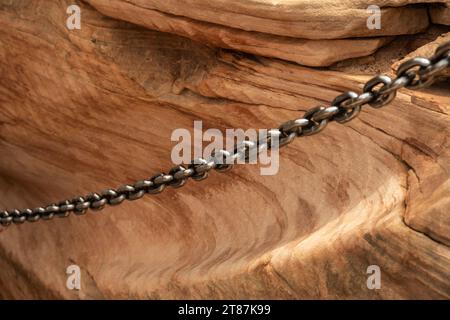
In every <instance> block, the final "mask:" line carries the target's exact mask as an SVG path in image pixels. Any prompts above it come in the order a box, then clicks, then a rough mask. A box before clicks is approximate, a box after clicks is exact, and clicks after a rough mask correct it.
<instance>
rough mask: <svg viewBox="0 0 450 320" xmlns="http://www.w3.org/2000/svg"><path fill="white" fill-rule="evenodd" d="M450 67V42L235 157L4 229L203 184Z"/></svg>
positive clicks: (204, 162) (31, 215)
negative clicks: (238, 162) (274, 146)
mask: <svg viewBox="0 0 450 320" xmlns="http://www.w3.org/2000/svg"><path fill="white" fill-rule="evenodd" d="M449 66H450V42H447V43H444V44H443V45H441V46H439V47H438V48H437V50H436V52H435V54H434V55H433V56H432V57H431V58H429V59H427V58H421V57H417V58H413V59H410V60H408V61H406V62H404V63H402V64H401V65H400V66H399V68H398V69H397V72H396V77H395V79H391V78H390V77H388V76H386V75H378V76H375V77H374V78H372V79H370V80H369V81H368V82H367V83H366V84H365V86H364V88H363V92H362V93H361V94H357V93H355V92H353V91H348V92H345V93H343V94H341V95H339V96H337V97H336V98H335V99H334V100H333V101H332V102H331V105H330V106H326V107H325V106H319V107H315V108H312V109H310V110H308V111H307V112H306V113H305V114H304V115H303V117H302V118H300V119H296V120H290V121H288V122H285V123H283V124H282V125H281V126H280V127H279V128H278V129H272V130H269V132H268V135H267V137H266V138H264V139H260V140H258V141H244V142H243V143H242V144H241V145H239V146H238V147H237V148H235V149H234V150H233V152H229V151H226V150H216V151H215V152H214V153H213V154H212V155H211V156H210V157H209V158H208V159H201V158H199V159H195V160H194V161H192V163H191V164H190V165H189V166H187V167H184V166H181V165H179V166H176V167H174V168H172V169H171V170H170V171H169V173H168V174H165V173H159V174H157V175H155V176H153V177H151V178H149V179H146V180H140V181H137V182H135V183H133V184H127V185H123V186H121V187H119V188H117V189H107V190H105V191H103V192H101V193H90V194H88V195H86V196H79V197H76V198H73V199H70V200H64V201H61V202H58V203H52V204H50V205H48V206H45V207H38V208H34V209H30V208H27V209H23V210H18V209H12V210H4V211H0V224H1V225H3V226H8V225H10V224H11V223H15V224H20V223H24V222H25V221H29V222H35V221H38V220H41V219H42V220H49V219H52V218H53V217H55V216H56V217H67V216H69V215H70V214H72V213H73V214H75V215H83V214H85V213H86V212H87V211H88V210H89V209H90V210H94V211H95V210H102V209H103V208H105V207H106V206H107V205H109V206H116V205H119V204H121V203H122V202H124V201H125V200H128V201H134V200H137V199H140V198H142V197H143V196H144V195H146V194H157V193H160V192H162V191H163V190H164V189H165V188H166V187H167V186H170V187H173V188H179V187H182V186H183V185H185V184H186V182H187V181H188V179H189V178H191V179H193V180H196V181H201V180H204V179H206V178H207V177H208V174H209V172H210V171H211V170H213V169H214V170H215V171H217V172H226V171H228V170H230V169H231V168H232V167H233V164H234V162H235V161H236V160H238V159H244V160H248V159H249V156H250V154H251V153H252V152H256V153H260V152H261V151H262V150H264V149H267V148H268V149H271V148H272V142H271V140H272V137H274V136H278V137H279V147H282V146H285V145H288V144H289V143H291V142H292V141H293V140H294V139H295V138H296V137H303V136H310V135H314V134H317V133H319V132H320V131H322V130H324V129H325V127H326V126H327V125H328V124H329V123H330V122H332V121H336V122H338V123H345V122H348V121H350V120H352V119H354V118H355V117H356V116H358V114H359V113H360V111H361V109H362V107H363V106H365V105H369V106H371V107H373V108H381V107H383V106H385V105H387V104H388V103H390V102H391V101H392V100H393V99H394V98H395V96H396V94H397V90H399V89H402V88H408V89H420V88H424V87H427V86H429V85H431V84H432V83H434V82H435V81H436V80H437V79H438V78H439V77H440V75H441V74H442V72H443V71H445V70H446V69H447V68H449Z"/></svg>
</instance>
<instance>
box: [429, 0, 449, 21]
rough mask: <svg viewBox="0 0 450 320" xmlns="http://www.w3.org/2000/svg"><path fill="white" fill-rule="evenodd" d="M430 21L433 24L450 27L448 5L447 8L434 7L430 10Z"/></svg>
mask: <svg viewBox="0 0 450 320" xmlns="http://www.w3.org/2000/svg"><path fill="white" fill-rule="evenodd" d="M430 15H431V20H432V21H433V23H439V24H445V25H449V26H450V3H449V4H448V5H447V6H443V5H442V6H435V7H431V8H430Z"/></svg>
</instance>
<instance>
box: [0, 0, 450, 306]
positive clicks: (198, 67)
mask: <svg viewBox="0 0 450 320" xmlns="http://www.w3.org/2000/svg"><path fill="white" fill-rule="evenodd" d="M87 2H89V3H90V4H91V5H92V6H90V5H87V4H85V3H83V2H77V4H78V5H80V7H81V9H82V28H81V30H73V31H69V30H67V28H66V26H65V21H66V18H67V14H66V8H67V6H68V5H70V4H72V3H73V1H69V0H45V1H44V0H36V1H26V0H19V1H5V0H0V75H1V81H0V105H1V108H0V153H1V154H2V156H1V157H0V195H1V196H0V207H1V208H13V207H26V206H31V207H35V206H38V205H41V204H43V203H48V202H51V201H54V200H58V199H64V198H67V197H72V196H74V195H77V194H85V193H88V192H89V191H93V190H97V191H100V190H102V189H105V188H106V187H110V186H118V185H120V184H122V183H124V182H132V181H134V180H137V179H142V178H145V177H148V176H151V175H153V174H154V173H155V172H158V171H160V170H165V169H167V168H170V167H171V166H172V163H171V160H170V151H171V148H172V147H173V145H174V143H173V142H171V141H170V136H171V133H172V131H173V130H174V129H175V128H187V129H189V130H192V127H193V121H194V120H203V124H204V127H205V129H206V128H219V129H221V130H224V129H226V128H243V129H246V128H271V127H274V126H277V125H278V124H279V123H280V122H282V121H285V120H288V119H293V118H296V117H298V116H299V115H301V114H302V112H303V111H304V110H306V109H308V108H311V107H313V106H316V105H318V104H326V103H329V102H330V101H331V100H332V99H333V98H334V96H336V95H337V94H338V93H340V92H341V91H344V90H355V91H357V90H361V88H362V86H363V83H364V82H365V81H367V80H368V79H369V78H370V77H371V75H372V74H371V72H367V71H366V70H365V69H364V67H365V66H364V65H361V66H360V67H359V69H358V67H357V65H354V66H353V71H352V72H346V71H343V70H341V71H338V70H329V69H324V68H322V69H314V68H309V67H306V66H301V65H299V64H297V63H293V62H291V61H292V60H293V58H292V59H291V58H286V57H285V58H284V61H283V60H280V59H275V58H274V57H278V56H276V55H275V54H268V53H267V52H269V51H271V50H272V49H271V47H270V45H272V46H273V47H276V46H277V45H276V40H275V39H281V35H282V36H283V37H284V36H289V37H292V39H293V41H294V40H295V37H297V36H298V37H302V39H303V40H301V41H304V37H306V35H305V34H301V33H300V32H302V31H301V30H300V29H302V28H300V27H299V28H292V30H290V31H286V30H287V29H288V28H286V27H285V26H286V25H284V27H283V24H282V22H283V21H289V19H292V17H296V19H297V21H299V22H298V23H301V21H303V20H304V21H305V23H309V24H310V25H313V24H316V25H317V24H318V22H317V21H318V19H319V18H318V17H319V15H317V14H316V20H313V19H310V20H309V21H308V19H307V18H308V17H314V14H313V13H314V10H318V9H319V7H318V6H320V5H322V4H323V5H324V4H326V3H327V2H326V1H321V2H310V1H286V2H284V1H280V2H279V5H278V6H275V7H276V10H274V7H269V5H268V4H269V2H266V1H237V0H236V1H226V2H225V1H223V2H221V1H195V2H194V1H190V2H183V4H182V5H181V4H180V5H178V6H177V5H175V3H176V2H174V1H165V2H163V1H127V2H125V1H101V0H98V1H96V0H92V1H87ZM422 2H423V1H422ZM179 3H181V2H179ZM283 3H285V4H283ZM330 3H331V2H330ZM334 3H335V6H336V12H341V13H342V14H340V15H339V16H337V19H336V21H337V23H342V21H344V20H345V19H344V17H347V19H348V17H349V13H348V12H347V10H344V9H343V7H345V5H348V6H350V4H352V5H354V4H355V3H356V2H355V1H352V2H350V1H340V2H338V4H339V5H338V4H336V2H334ZM384 3H386V7H392V9H386V10H389V11H390V12H392V14H393V15H394V16H393V18H392V19H393V21H394V20H395V19H405V20H407V21H409V23H410V25H409V26H408V28H407V29H399V31H398V32H399V33H402V34H403V33H411V32H417V31H418V30H422V29H423V28H425V27H426V26H427V24H428V20H424V21H422V20H421V19H420V17H421V15H422V14H423V13H420V12H422V11H424V9H421V8H416V7H413V8H410V7H406V8H401V7H400V6H403V5H405V4H412V3H413V2H412V1H384ZM195 4H196V5H197V6H201V8H204V11H201V10H194V9H195ZM341 6H343V7H341ZM397 6H398V7H399V8H397ZM225 7H226V9H227V12H228V13H227V14H225V13H223V14H220V13H221V11H220V10H221V9H223V10H224V8H225ZM359 7H362V8H364V5H363V4H362V3H361V5H360V6H359ZM268 8H271V10H269V9H268ZM308 8H311V10H306V9H308ZM338 8H339V10H338ZM302 9H304V10H302ZM97 10H99V11H100V12H101V13H100V12H99V11H97ZM176 10H183V11H176ZM402 10H404V12H406V13H410V14H417V15H418V16H417V18H416V19H411V18H407V17H408V16H407V15H406V16H403V15H400V14H398V15H397V12H403V11H402ZM138 12H140V13H141V14H137V13H138ZM200 12H202V13H200ZM299 12H302V14H304V16H303V17H304V19H301V18H298V17H299V15H298V14H299ZM352 12H353V13H352V14H353V15H354V17H355V20H354V21H358V19H356V17H358V14H357V13H358V12H362V11H361V10H356V11H352ZM156 13H158V14H161V16H160V17H159V18H158V19H160V20H156V18H155V19H153V18H152V15H153V14H156ZM105 14H106V15H109V16H111V17H112V18H110V17H107V16H105ZM200 14H202V15H201V16H200ZM214 15H215V16H216V19H214V20H215V21H213V22H211V21H210V20H212V17H213V16H214ZM250 16H255V20H252V19H250ZM402 16H403V17H406V18H401V17H402ZM290 17H291V18H290ZM324 18H325V17H324ZM394 18H395V19H394ZM118 19H121V20H118ZM133 19H135V21H131V20H133ZM137 19H139V20H137ZM152 19H153V20H152ZM178 19H185V20H182V21H184V22H183V23H185V26H186V29H184V30H191V31H192V30H198V33H197V31H195V32H193V31H192V35H190V36H189V38H191V39H194V40H197V41H192V40H191V39H189V38H186V37H180V36H179V35H174V34H169V33H162V32H160V31H170V28H174V27H176V29H177V30H178V25H177V23H178V22H179V21H181V20H178ZM257 19H259V20H258V21H261V23H256V22H254V28H250V26H251V22H252V21H256V20H257ZM123 20H125V21H123ZM194 20H195V21H194ZM275 20H276V21H275ZM127 21H129V22H133V23H134V24H132V23H129V22H127ZM155 21H159V22H158V23H161V24H162V25H164V24H165V25H166V26H167V28H168V29H163V28H160V27H157V23H156V22H155ZM177 21H178V22H177ZM352 21H353V20H352ZM225 22H227V23H225ZM269 22H271V23H272V26H275V25H277V23H278V24H279V26H280V28H279V30H278V29H277V28H273V29H271V28H269ZM180 23H181V22H180ZM266 23H267V25H265V24H266ZM355 23H356V22H355ZM153 24H154V25H153ZM228 24H229V26H228ZM139 25H140V26H139ZM194 25H195V26H196V28H197V29H192V28H193V26H194ZM321 27H322V28H323V29H315V30H313V31H311V32H310V34H309V37H311V38H324V37H330V36H333V37H341V36H356V35H358V34H357V32H360V31H357V30H356V29H358V28H356V29H355V30H356V31H355V30H353V28H350V27H349V28H348V30H343V29H341V30H338V31H336V32H340V33H339V34H334V35H331V34H329V33H327V31H326V30H327V29H325V28H326V26H322V25H321ZM210 28H213V29H210ZM214 28H216V29H214ZM219 28H220V30H225V28H230V29H229V31H226V32H228V33H227V35H230V36H231V35H234V34H235V35H236V38H239V37H241V35H240V32H243V33H242V37H247V34H250V31H251V32H254V31H256V32H260V33H261V34H264V37H269V35H268V31H267V30H266V29H264V28H268V29H270V30H273V31H272V35H273V37H274V38H273V39H274V40H273V41H272V40H270V38H267V40H266V44H264V43H263V42H261V48H260V49H258V50H262V51H261V53H260V54H261V55H251V54H247V53H242V52H238V51H233V50H223V49H220V48H218V47H222V45H219V44H215V45H216V47H215V46H211V44H214V43H212V42H211V41H209V40H207V38H208V37H213V36H212V35H213V34H215V35H216V37H217V34H219V33H217V32H218V31H219ZM221 28H223V29H221ZM149 29H157V30H160V31H155V30H149ZM237 29H239V30H242V31H239V30H237ZM249 29H251V30H249ZM294 29H295V30H294ZM211 30H213V31H211ZM232 30H236V31H232ZM281 30H285V31H283V32H282V31H281ZM393 30H395V28H393V29H392V30H391V31H388V30H385V33H383V36H388V35H389V36H390V35H393V32H394V31H393ZM439 30H441V29H439ZM223 32H225V31H223ZM284 32H292V33H291V34H283V33H284ZM447 32H448V31H447ZM173 33H179V32H173ZM244 33H245V36H244ZM223 34H224V33H222V35H223ZM320 34H322V35H323V36H322V37H321V36H320ZM185 35H187V34H185ZM325 35H326V36H325ZM367 36H369V34H368V35H367ZM370 36H371V35H370ZM377 36H378V35H377ZM444 37H448V35H443V36H442V37H441V38H437V39H436V40H435V41H430V43H429V44H428V43H427V44H424V45H423V47H422V48H418V47H417V45H415V46H416V47H415V48H414V49H413V50H411V51H414V50H417V51H415V52H412V53H411V55H415V54H417V53H422V52H423V53H424V54H426V55H428V54H429V53H430V52H431V51H432V50H433V48H434V47H435V46H436V45H437V43H439V42H441V41H443V40H442V39H444ZM377 39H378V40H377ZM380 39H381V38H377V37H375V38H373V40H374V41H384V40H380ZM414 39H415V38H414V37H411V39H410V40H408V41H411V43H414V44H417V43H418V42H423V41H416V42H414ZM220 41H222V40H220ZM299 41H300V40H299ZM319 41H321V40H319ZM327 41H328V40H327ZM333 41H336V40H330V42H329V43H335V44H336V46H337V43H338V42H333ZM342 41H352V40H342ZM355 41H369V40H367V39H361V40H355ZM402 41H403V40H402ZM230 42H233V40H231V39H230ZM314 43H321V42H314ZM324 43H325V42H324ZM343 43H345V42H343ZM352 43H353V44H354V43H356V42H352ZM369 43H371V42H367V47H369ZM383 44H386V45H387V46H386V47H385V48H383V50H386V52H388V51H389V50H391V51H392V52H394V53H395V52H397V51H396V50H397V49H396V47H395V45H396V40H395V39H394V40H393V42H391V43H390V44H387V43H383ZM344 46H345V48H348V51H351V47H352V44H351V43H350V42H348V43H347V44H345V45H343V47H344ZM420 46H422V45H420ZM376 47H377V46H376V45H374V46H373V47H371V48H370V50H369V51H372V50H376ZM263 50H267V52H263ZM322 50H324V51H326V50H325V49H321V50H320V51H321V52H322ZM242 51H246V52H251V51H250V50H242ZM272 52H273V51H272ZM289 52H290V51H289V50H288V51H287V53H286V55H289V54H290V53H289ZM291 54H295V53H291ZM321 54H322V53H321ZM365 54H369V53H368V52H366V53H365ZM263 56H266V57H263ZM305 56H306V55H305ZM297 57H301V55H300V54H299V55H298V56H297ZM373 57H374V58H373V59H375V60H376V59H382V60H383V61H384V63H386V62H385V59H386V57H394V55H393V54H391V55H381V56H376V55H374V56H373ZM278 58H283V57H278ZM345 58H348V57H345ZM403 58H404V56H401V57H400V56H399V57H396V58H395V59H394V58H392V59H393V60H396V61H399V60H401V59H403ZM296 59H297V58H296ZM298 59H300V58H298ZM320 59H325V60H324V61H326V64H328V63H331V62H330V61H332V60H333V59H332V60H329V59H330V58H326V54H324V56H322V57H320ZM327 59H328V60H327ZM286 60H288V61H286ZM337 60H339V59H337ZM337 60H336V61H337ZM294 61H295V60H294ZM316 61H318V60H316ZM396 61H392V63H395V62H396ZM297 62H299V61H297ZM374 63H375V64H377V63H376V61H375V62H374ZM310 64H313V65H315V64H316V62H314V61H313V60H311V63H310ZM317 64H320V63H317ZM394 65H395V64H394ZM449 84H450V83H449V81H448V80H447V81H443V82H441V83H440V84H438V85H436V86H434V87H433V88H430V89H427V90H424V91H420V92H418V91H414V92H412V91H409V90H403V91H401V92H400V93H399V94H398V97H397V99H396V100H395V102H393V103H392V104H391V105H390V106H388V107H386V108H383V109H380V110H375V109H370V108H367V109H365V110H364V111H363V112H362V113H361V115H360V117H359V118H357V119H355V120H354V121H352V122H350V123H349V124H346V125H338V124H331V125H330V126H329V127H328V128H327V129H326V130H324V131H323V132H322V133H321V134H319V135H316V136H311V137H307V138H304V139H298V140H297V141H295V142H294V143H293V144H291V145H290V146H289V147H287V148H285V149H283V150H282V151H281V157H280V171H279V173H278V174H277V175H274V176H261V175H260V174H259V169H258V166H252V165H249V166H237V167H236V168H235V169H233V170H232V171H230V172H229V173H226V174H212V176H211V178H210V179H208V180H205V181H203V182H199V183H196V182H190V183H188V184H187V185H186V186H185V187H183V188H181V189H177V190H174V189H168V190H166V191H165V192H164V193H163V194H160V195H157V196H147V197H145V198H144V199H142V200H140V201H136V202H129V203H126V204H123V205H121V206H119V207H112V208H109V209H107V210H106V211H102V212H101V213H100V212H99V213H91V214H87V215H86V216H83V217H77V216H71V217H69V218H66V219H54V220H51V221H46V222H37V223H35V224H31V223H27V224H23V225H20V226H12V227H11V228H8V229H5V230H2V232H0V288H1V290H0V298H3V299H5V298H14V299H22V298H28V299H30V298H40V299H51V298H58V299H90V298H126V299H128V298H132V299H133V298H139V299H143V298H152V299H153V298H154V299H157V298H210V299H211V298H231V299H233V298H246V299H248V298H277V299H279V298H286V299H300V298H320V299H335V298H345V299H350V298H353V299H354V298H358V299H388V298H395V299H408V298H409V299H431V298H434V299H448V298H450V280H449V279H450V247H449V246H450V239H449V236H448V235H449V234H450V232H449V228H450V215H449V210H448V209H449V206H450V203H449V200H448V199H449V198H448V194H449V192H450V151H449V150H450V149H449V146H450V144H449V137H450V117H449V115H450V93H449ZM71 264H76V265H78V266H80V268H81V270H82V278H81V281H82V290H80V291H70V290H68V289H67V288H66V280H67V275H66V273H65V270H66V268H67V266H69V265H71ZM370 265H378V266H379V267H380V269H381V272H382V283H381V289H378V290H370V289H368V288H367V285H366V283H367V277H368V274H367V268H368V266H370Z"/></svg>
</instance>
